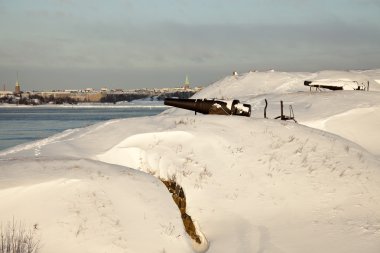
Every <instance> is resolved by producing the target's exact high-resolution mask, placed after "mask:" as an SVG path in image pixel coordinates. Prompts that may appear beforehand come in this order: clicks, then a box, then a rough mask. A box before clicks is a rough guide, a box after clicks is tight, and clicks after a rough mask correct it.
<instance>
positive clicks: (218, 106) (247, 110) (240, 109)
mask: <svg viewBox="0 0 380 253" xmlns="http://www.w3.org/2000/svg"><path fill="white" fill-rule="evenodd" d="M164 104H165V105H170V106H174V107H177V108H182V109H186V110H191V111H194V112H196V113H197V112H199V113H203V114H219V115H240V116H247V117H249V116H251V105H249V104H241V103H240V102H239V100H236V99H234V100H231V101H224V100H216V99H177V98H166V99H165V101H164Z"/></svg>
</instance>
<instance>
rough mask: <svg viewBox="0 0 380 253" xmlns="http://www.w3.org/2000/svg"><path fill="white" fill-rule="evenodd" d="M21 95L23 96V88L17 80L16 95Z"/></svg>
mask: <svg viewBox="0 0 380 253" xmlns="http://www.w3.org/2000/svg"><path fill="white" fill-rule="evenodd" d="M19 94H21V87H20V83H19V82H18V78H17V81H16V86H15V95H19Z"/></svg>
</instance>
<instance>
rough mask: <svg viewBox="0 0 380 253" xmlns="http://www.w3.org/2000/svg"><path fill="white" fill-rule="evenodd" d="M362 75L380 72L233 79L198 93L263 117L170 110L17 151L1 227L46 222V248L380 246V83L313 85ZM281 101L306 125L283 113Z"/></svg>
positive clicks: (1, 181) (11, 155) (10, 161)
mask: <svg viewBox="0 0 380 253" xmlns="http://www.w3.org/2000/svg"><path fill="white" fill-rule="evenodd" d="M353 76H356V77H357V76H360V77H363V78H367V79H369V80H379V79H380V71H379V70H368V71H349V72H344V71H340V72H339V71H323V72H318V73H286V72H276V71H269V72H250V73H246V74H242V75H239V76H229V77H226V78H224V79H223V80H220V81H218V82H216V83H214V84H211V85H210V86H209V87H207V88H205V89H204V90H202V91H201V92H199V93H197V94H196V98H219V99H239V100H240V101H241V102H242V103H248V104H251V105H252V116H251V117H240V116H220V115H196V116H195V115H193V112H189V111H186V110H182V109H169V110H167V111H165V112H164V113H162V114H161V115H157V116H154V117H142V118H129V119H118V120H111V121H107V122H102V123H98V124H95V125H92V126H89V127H86V128H83V129H78V130H70V131H66V132H63V133H61V134H58V135H55V136H52V137H50V138H48V139H45V140H41V141H36V142H33V143H28V144H25V145H21V146H17V147H14V148H10V149H8V150H5V151H3V152H1V153H0V161H1V162H0V201H1V205H0V214H1V216H0V222H3V223H4V222H7V221H9V220H12V218H13V217H14V218H15V219H18V220H21V221H22V222H24V223H25V224H26V225H28V226H33V225H34V224H38V226H37V227H38V229H37V232H38V235H39V238H40V240H41V242H42V245H41V249H40V252H58V253H59V252H205V251H207V252H345V253H346V252H369V253H371V252H373V253H377V252H379V251H380V195H379V192H380V146H379V145H378V143H380V133H379V132H380V131H379V129H380V92H379V90H380V89H378V88H379V87H380V85H378V84H376V83H375V82H374V81H373V83H372V82H371V81H370V84H371V86H370V90H371V91H370V92H365V91H327V92H312V93H310V92H309V89H308V87H304V85H303V81H304V80H308V79H310V78H318V79H322V78H323V79H330V80H334V79H336V78H346V79H352V78H353ZM264 99H267V100H268V103H269V105H268V108H267V115H268V119H263V110H264V106H265V103H264ZM280 100H283V101H284V104H285V108H284V112H285V114H288V105H292V107H293V110H294V112H295V117H296V119H297V121H298V123H299V124H296V123H294V122H290V121H289V122H286V121H279V120H273V118H274V117H276V116H279V113H280V107H279V102H280ZM159 178H162V179H175V180H176V181H177V183H178V184H180V185H181V186H182V187H183V189H184V192H185V195H186V202H187V213H188V214H189V215H190V216H191V217H192V219H193V220H194V221H195V222H196V226H197V227H198V232H199V233H202V234H203V235H204V237H205V239H207V242H206V241H205V242H204V243H203V244H202V245H197V244H196V243H194V242H192V240H191V239H190V237H189V236H188V235H187V234H186V232H185V230H184V226H183V224H182V220H181V214H180V212H179V210H178V207H177V206H176V205H175V203H174V201H173V199H172V198H171V196H170V194H169V191H168V190H167V189H166V187H165V185H164V184H163V183H161V181H160V180H159Z"/></svg>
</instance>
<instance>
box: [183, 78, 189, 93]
mask: <svg viewBox="0 0 380 253" xmlns="http://www.w3.org/2000/svg"><path fill="white" fill-rule="evenodd" d="M183 88H184V89H185V90H187V89H189V88H190V82H189V77H188V76H187V75H186V79H185V82H184V83H183Z"/></svg>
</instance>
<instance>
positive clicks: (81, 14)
mask: <svg viewBox="0 0 380 253" xmlns="http://www.w3.org/2000/svg"><path fill="white" fill-rule="evenodd" d="M368 68H380V1H379V0H234V1H232V0H231V1H227V0H149V1H148V0H107V1H105V0H0V82H1V86H3V84H4V83H7V85H8V86H9V87H10V86H13V85H14V83H15V79H16V72H17V71H18V72H19V79H20V82H21V83H22V87H23V89H24V90H38V89H57V88H85V87H94V88H100V87H109V88H136V87H175V86H179V85H180V84H181V83H182V82H183V81H184V79H185V76H186V75H189V78H190V81H191V83H192V84H193V85H207V84H210V83H211V82H213V81H216V80H218V79H219V78H221V77H224V76H226V75H229V74H231V73H232V71H234V70H236V71H238V72H247V71H249V70H252V69H258V70H267V69H276V70H283V71H318V70H323V69H368ZM12 89H13V87H12Z"/></svg>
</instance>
